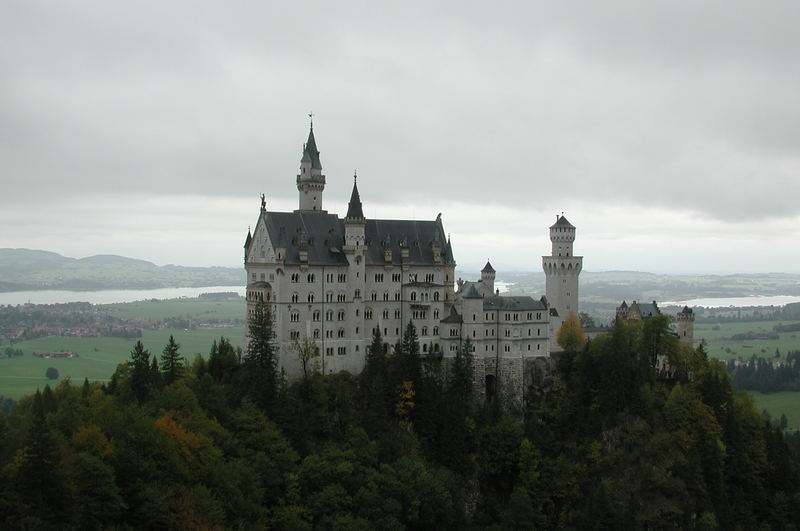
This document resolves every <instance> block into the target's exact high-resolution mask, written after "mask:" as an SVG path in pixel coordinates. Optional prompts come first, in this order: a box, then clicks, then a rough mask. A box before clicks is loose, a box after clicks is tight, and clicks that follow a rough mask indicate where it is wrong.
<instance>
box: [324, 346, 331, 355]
mask: <svg viewBox="0 0 800 531" xmlns="http://www.w3.org/2000/svg"><path fill="white" fill-rule="evenodd" d="M325 355H326V356H333V347H327V348H326V349H325Z"/></svg>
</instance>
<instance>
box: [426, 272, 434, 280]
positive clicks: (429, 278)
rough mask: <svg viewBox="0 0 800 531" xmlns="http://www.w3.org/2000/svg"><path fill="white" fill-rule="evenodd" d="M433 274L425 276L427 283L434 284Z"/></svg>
mask: <svg viewBox="0 0 800 531" xmlns="http://www.w3.org/2000/svg"><path fill="white" fill-rule="evenodd" d="M433 278H434V277H433V273H427V274H426V275H425V282H433Z"/></svg>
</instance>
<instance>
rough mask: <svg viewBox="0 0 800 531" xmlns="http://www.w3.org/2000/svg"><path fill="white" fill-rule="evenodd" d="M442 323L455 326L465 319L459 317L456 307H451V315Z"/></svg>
mask: <svg viewBox="0 0 800 531" xmlns="http://www.w3.org/2000/svg"><path fill="white" fill-rule="evenodd" d="M441 322H443V323H447V324H450V323H454V324H455V323H461V322H463V319H462V317H461V316H460V315H458V312H457V311H456V309H455V307H451V308H450V315H448V316H447V317H445V318H444V319H442V321H441Z"/></svg>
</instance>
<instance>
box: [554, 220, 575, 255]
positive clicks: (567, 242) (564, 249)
mask: <svg viewBox="0 0 800 531" xmlns="http://www.w3.org/2000/svg"><path fill="white" fill-rule="evenodd" d="M550 242H551V243H552V246H553V248H552V255H553V256H560V257H564V258H566V257H568V256H572V244H573V243H574V242H575V227H574V226H573V225H572V223H570V222H569V221H567V218H565V217H564V216H556V222H555V223H554V224H553V225H551V226H550Z"/></svg>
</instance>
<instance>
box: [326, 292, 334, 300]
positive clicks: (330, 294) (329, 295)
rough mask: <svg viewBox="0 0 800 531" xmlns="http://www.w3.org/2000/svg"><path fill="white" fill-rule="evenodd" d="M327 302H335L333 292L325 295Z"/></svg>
mask: <svg viewBox="0 0 800 531" xmlns="http://www.w3.org/2000/svg"><path fill="white" fill-rule="evenodd" d="M325 302H333V292H332V291H329V292H328V293H326V294H325Z"/></svg>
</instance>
